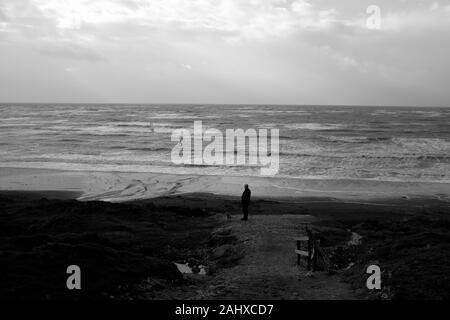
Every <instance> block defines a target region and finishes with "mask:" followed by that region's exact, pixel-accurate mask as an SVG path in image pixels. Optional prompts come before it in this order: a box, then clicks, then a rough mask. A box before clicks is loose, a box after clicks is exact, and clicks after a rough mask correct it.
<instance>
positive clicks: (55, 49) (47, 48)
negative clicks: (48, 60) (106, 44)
mask: <svg viewBox="0 0 450 320" xmlns="http://www.w3.org/2000/svg"><path fill="white" fill-rule="evenodd" d="M35 49H36V50H37V51H38V52H41V53H44V54H47V55H51V56H54V57H58V58H63V59H75V60H86V61H106V58H105V57H104V56H102V55H101V54H99V53H97V52H96V51H95V50H93V49H91V48H88V47H84V46H82V45H78V44H75V43H71V42H58V43H52V42H49V41H47V42H45V41H44V42H40V43H39V45H37V46H36V47H35Z"/></svg>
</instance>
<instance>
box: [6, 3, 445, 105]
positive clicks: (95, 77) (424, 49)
mask: <svg viewBox="0 0 450 320" xmlns="http://www.w3.org/2000/svg"><path fill="white" fill-rule="evenodd" d="M371 4H375V5H378V6H379V7H380V8H381V29H380V30H370V29H368V28H367V25H366V21H367V19H368V17H369V14H367V12H366V9H367V7H368V6H369V5H371ZM449 57H450V0H445V1H444V0H440V1H426V0H370V1H365V0H339V1H336V0H317V1H314V0H310V1H305V0H217V1H214V0H194V1H187V0H89V1H87V0H86V1H82V0H67V1H63V0H0V101H3V102H117V103H127V102H137V103H265V104H349V105H423V106H436V105H438V106H450V88H449V85H450V61H449Z"/></svg>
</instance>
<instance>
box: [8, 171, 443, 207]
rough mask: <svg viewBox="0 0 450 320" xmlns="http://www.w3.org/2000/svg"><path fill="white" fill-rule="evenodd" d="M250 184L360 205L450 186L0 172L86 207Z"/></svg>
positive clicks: (20, 185) (270, 192) (229, 192)
mask: <svg viewBox="0 0 450 320" xmlns="http://www.w3.org/2000/svg"><path fill="white" fill-rule="evenodd" d="M245 183H248V184H249V185H250V187H251V190H252V194H253V196H254V197H259V198H264V199H289V200H290V201H295V199H298V198H308V197H312V198H317V197H319V198H329V199H338V200H346V201H356V202H357V201H366V200H374V199H389V198H392V199H407V200H408V199H417V198H418V199H421V198H423V197H426V198H430V199H437V200H443V201H448V202H450V196H449V194H448V190H450V184H448V183H418V182H395V181H376V180H343V179H341V180H321V179H287V178H277V177H265V178H263V177H240V176H231V177H225V176H194V175H175V174H173V175H171V174H155V173H145V174H143V173H131V172H125V173H121V172H93V171H90V172H86V171H58V170H46V169H45V170H44V169H21V168H0V190H24V191H46V190H58V191H70V192H77V193H79V194H80V196H79V197H78V199H79V200H83V201H88V200H102V201H109V202H126V201H132V200H141V199H148V198H155V197H161V196H170V195H177V194H187V193H211V194H215V195H220V196H240V194H241V192H242V188H243V185H244V184H245Z"/></svg>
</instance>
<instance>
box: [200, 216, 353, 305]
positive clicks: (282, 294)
mask: <svg viewBox="0 0 450 320" xmlns="http://www.w3.org/2000/svg"><path fill="white" fill-rule="evenodd" d="M312 219H314V218H313V217H311V216H305V215H303V216H295V215H261V216H253V217H251V219H250V221H247V222H244V221H240V220H239V219H238V218H237V217H236V216H234V217H233V219H232V221H231V222H230V223H229V225H230V226H231V227H232V229H233V232H234V233H235V234H236V235H237V236H238V238H239V239H240V241H243V247H244V251H245V256H244V258H243V259H242V260H241V261H240V262H239V263H238V264H237V265H235V266H233V267H231V268H225V269H221V270H220V271H219V272H218V273H217V274H216V275H215V277H214V278H213V279H211V281H208V284H207V286H206V288H203V290H199V291H197V296H196V297H193V298H194V299H196V298H198V299H202V298H203V299H356V296H355V295H354V293H353V292H352V290H351V288H350V286H349V285H348V284H346V283H344V282H342V281H341V280H340V277H339V275H333V276H330V275H328V274H327V273H325V272H316V273H314V275H312V276H308V275H307V272H306V271H305V268H299V267H297V265H296V256H295V254H294V246H295V242H294V240H293V237H296V236H301V235H302V228H301V223H306V222H311V221H312Z"/></svg>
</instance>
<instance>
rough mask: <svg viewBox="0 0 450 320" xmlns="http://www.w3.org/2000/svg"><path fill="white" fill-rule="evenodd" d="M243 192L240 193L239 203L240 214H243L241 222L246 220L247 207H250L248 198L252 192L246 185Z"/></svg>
mask: <svg viewBox="0 0 450 320" xmlns="http://www.w3.org/2000/svg"><path fill="white" fill-rule="evenodd" d="M244 188H245V190H244V192H243V193H242V197H241V203H242V212H243V213H244V217H243V218H242V219H241V220H248V206H249V205H250V196H251V194H252V192H251V191H250V189H249V188H248V184H246V185H245V186H244Z"/></svg>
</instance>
